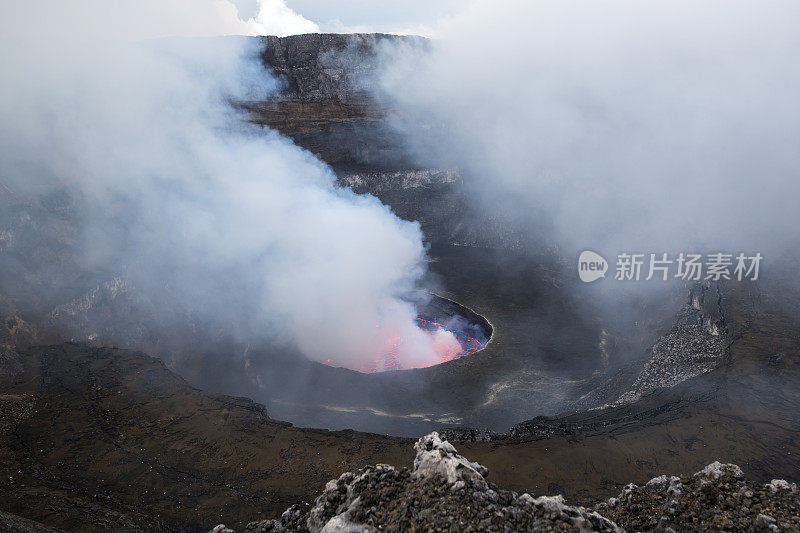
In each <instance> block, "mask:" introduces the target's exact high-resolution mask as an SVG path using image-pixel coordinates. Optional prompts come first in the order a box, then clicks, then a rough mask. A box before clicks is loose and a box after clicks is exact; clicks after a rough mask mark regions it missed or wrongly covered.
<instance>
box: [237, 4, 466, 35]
mask: <svg viewBox="0 0 800 533" xmlns="http://www.w3.org/2000/svg"><path fill="white" fill-rule="evenodd" d="M232 1H233V3H234V4H236V6H237V8H238V11H239V14H240V16H241V17H242V18H249V17H255V16H256V14H257V13H258V5H259V0H232ZM285 4H286V6H287V7H288V8H289V9H291V10H293V11H295V12H296V13H299V14H301V15H302V16H303V17H305V18H306V19H308V20H310V21H313V22H314V23H316V24H317V25H318V26H319V28H320V31H323V32H348V33H349V32H385V33H402V34H410V33H411V34H422V35H427V36H430V35H433V34H435V33H437V27H438V25H439V23H440V22H441V21H444V20H446V19H448V18H449V17H451V16H452V15H454V14H455V13H457V12H458V11H459V10H460V9H461V8H463V6H464V5H465V4H466V2H464V1H463V0H406V1H403V2H397V1H395V0H340V1H337V2H331V1H329V0H285Z"/></svg>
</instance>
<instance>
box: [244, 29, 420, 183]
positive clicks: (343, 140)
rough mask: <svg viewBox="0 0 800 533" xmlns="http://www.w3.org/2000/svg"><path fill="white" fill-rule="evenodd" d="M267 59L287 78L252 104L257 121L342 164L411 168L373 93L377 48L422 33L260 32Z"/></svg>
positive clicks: (414, 39)
mask: <svg viewBox="0 0 800 533" xmlns="http://www.w3.org/2000/svg"><path fill="white" fill-rule="evenodd" d="M260 39H261V43H262V46H263V51H262V53H261V59H262V61H263V64H264V66H265V67H267V68H268V69H269V70H270V71H272V72H273V73H274V74H275V75H276V76H277V78H278V79H279V81H280V82H281V83H282V87H281V90H280V91H279V92H278V94H276V95H275V97H274V98H272V99H270V100H269V101H266V102H248V103H247V104H246V107H247V108H248V110H249V111H250V114H251V118H252V121H253V122H254V123H256V124H260V125H264V126H269V127H270V128H273V129H276V130H278V131H280V132H281V133H283V134H284V135H288V136H289V137H291V138H292V139H293V140H294V141H295V142H296V143H297V144H299V145H300V146H302V147H303V148H306V149H308V150H310V151H311V152H313V153H314V154H316V155H317V156H318V157H320V158H321V159H322V160H324V161H325V162H327V163H328V164H330V165H333V166H334V167H337V168H366V167H369V168H371V169H376V168H393V167H401V168H403V167H406V166H407V163H406V162H405V159H406V156H405V154H404V153H403V151H402V149H401V146H402V141H401V139H400V137H399V136H398V135H396V134H395V133H393V132H392V131H391V129H390V128H388V127H387V126H386V125H385V124H384V123H383V121H384V118H385V116H386V112H387V110H386V109H384V108H382V107H381V106H380V105H379V104H378V103H377V102H376V101H375V99H374V96H373V94H374V93H373V91H371V90H370V89H371V88H372V86H373V85H374V82H375V80H374V76H375V75H376V71H377V68H378V66H379V61H380V56H379V53H378V52H379V50H380V48H381V47H382V46H388V45H392V44H396V43H399V42H405V43H413V44H418V45H421V44H422V43H424V42H425V40H424V39H422V38H420V37H401V36H395V35H383V34H350V35H344V34H308V35H294V36H290V37H271V36H270V37H261V38H260Z"/></svg>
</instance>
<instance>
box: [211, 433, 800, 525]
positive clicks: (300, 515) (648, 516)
mask: <svg viewBox="0 0 800 533" xmlns="http://www.w3.org/2000/svg"><path fill="white" fill-rule="evenodd" d="M414 450H415V452H416V458H415V459H414V466H413V468H412V469H411V470H408V469H401V470H398V469H396V468H395V467H392V466H389V465H377V466H368V467H366V468H364V469H362V470H359V471H358V472H346V473H344V474H342V475H341V476H340V477H339V478H338V479H336V480H332V481H330V482H328V484H327V485H326V486H325V491H324V492H323V493H322V494H321V495H320V496H319V497H318V498H317V499H316V500H315V501H314V504H313V505H312V506H308V505H305V506H304V505H294V506H292V507H290V508H289V509H287V510H286V511H285V512H284V513H283V515H282V516H281V518H280V519H279V520H264V521H261V522H253V523H251V524H249V525H248V526H247V531H248V532H251V533H268V532H275V533H280V532H289V531H299V532H310V533H331V532H353V533H356V532H358V533H372V532H375V531H466V532H468V531H581V532H586V531H615V532H622V531H626V530H627V531H686V530H691V531H748V530H749V531H759V532H761V531H763V532H773V531H774V532H779V531H798V530H800V529H798V528H800V516H798V515H800V494H798V491H797V485H795V484H790V483H788V482H786V481H784V480H777V479H774V480H772V481H771V482H770V483H768V484H766V485H762V486H759V485H756V484H753V483H751V482H748V481H746V480H745V478H744V474H743V472H742V470H741V469H740V468H739V467H738V466H736V465H733V464H721V463H719V462H714V463H711V464H709V465H708V466H706V467H705V468H704V469H702V470H701V471H699V472H697V473H696V474H694V475H693V476H691V477H686V478H683V479H682V478H679V477H675V476H673V477H667V476H665V475H662V476H659V477H656V478H653V479H651V480H650V481H649V482H648V483H647V484H645V485H643V486H637V485H634V484H630V485H627V486H626V487H625V488H624V489H623V491H622V493H620V495H619V496H617V497H615V498H611V499H609V500H608V501H606V502H603V503H600V504H598V505H597V506H596V507H595V509H593V510H590V509H586V508H584V507H578V506H571V505H568V504H566V503H565V501H564V498H563V497H562V496H560V495H558V496H541V497H538V498H533V497H531V496H530V495H529V494H527V493H523V494H519V493H517V492H514V491H506V490H501V489H499V488H498V487H497V486H495V485H494V484H492V483H488V482H487V481H486V477H487V476H488V470H487V469H486V468H485V467H483V466H482V465H480V464H478V463H474V462H471V461H469V460H467V459H465V458H464V457H462V456H460V455H459V454H458V453H457V452H456V449H455V448H454V447H453V446H452V445H451V444H450V443H449V442H447V441H445V440H442V439H441V437H440V436H439V434H437V433H431V434H429V435H426V436H425V437H422V438H421V439H419V441H417V443H416V444H415V445H414ZM212 531H213V533H233V531H232V530H231V529H228V528H226V527H225V526H224V525H219V526H217V527H216V528H214V530H212Z"/></svg>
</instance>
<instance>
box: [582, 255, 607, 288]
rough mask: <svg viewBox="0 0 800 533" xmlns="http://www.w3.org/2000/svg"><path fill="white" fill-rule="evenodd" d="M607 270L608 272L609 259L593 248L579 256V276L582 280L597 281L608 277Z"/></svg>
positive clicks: (587, 281) (586, 281) (585, 281)
mask: <svg viewBox="0 0 800 533" xmlns="http://www.w3.org/2000/svg"><path fill="white" fill-rule="evenodd" d="M606 272H608V261H606V260H605V258H604V257H603V256H602V255H600V254H598V253H596V252H592V251H591V250H585V251H583V252H581V256H580V257H579V258H578V276H580V278H581V281H582V282H584V283H591V282H593V281H597V280H598V279H600V278H604V277H606Z"/></svg>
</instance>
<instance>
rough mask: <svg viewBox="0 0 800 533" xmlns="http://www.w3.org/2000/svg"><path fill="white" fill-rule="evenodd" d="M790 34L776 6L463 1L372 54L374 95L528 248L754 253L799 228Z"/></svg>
mask: <svg viewBox="0 0 800 533" xmlns="http://www.w3.org/2000/svg"><path fill="white" fill-rule="evenodd" d="M798 24H800V4H797V3H796V2H791V1H783V0H770V1H767V2H753V1H741V0H736V1H718V0H705V1H702V2H690V1H683V0H679V1H672V0H671V1H660V0H658V1H654V2H640V1H633V0H610V1H603V2H594V1H590V0H566V1H564V0H537V1H534V2H522V1H511V0H491V1H490V0H473V1H471V2H469V3H468V5H467V6H465V9H464V10H463V12H462V13H460V14H459V15H458V16H455V17H453V18H452V19H450V20H449V21H448V23H447V25H445V26H444V27H442V28H441V29H440V31H439V32H438V33H439V35H440V39H438V40H437V41H436V42H433V43H432V44H431V45H430V47H429V48H430V52H428V51H420V50H415V49H413V48H412V47H410V45H409V44H408V43H406V44H405V46H404V48H402V49H394V50H391V51H389V52H387V54H388V57H387V61H386V63H387V69H386V73H385V76H384V78H383V90H384V95H383V96H384V97H386V98H388V99H389V100H390V104H389V106H390V108H392V109H394V110H395V111H396V116H395V121H396V123H395V125H396V127H397V128H398V129H399V130H400V131H401V132H403V133H404V134H405V137H406V139H407V140H408V142H409V144H410V145H411V147H412V149H413V150H414V152H415V154H416V155H417V156H418V158H419V162H421V163H423V164H427V165H433V166H450V167H456V168H459V169H460V170H461V171H462V173H463V175H464V177H465V179H466V180H467V182H468V184H469V185H470V186H471V187H473V190H474V192H475V194H474V195H473V198H474V199H475V201H476V202H478V203H482V205H483V207H484V209H485V211H487V212H490V213H494V214H495V215H496V216H505V217H507V218H508V219H509V220H510V221H512V222H514V223H515V224H517V225H518V226H519V227H521V228H522V229H523V231H526V232H529V233H530V234H531V235H532V237H531V244H534V245H535V244H537V243H541V242H548V243H553V242H556V243H558V244H560V245H561V246H563V247H564V249H565V250H570V251H571V252H577V251H579V250H581V249H585V248H587V247H588V248H591V249H598V248H599V249H600V250H609V249H610V250H612V251H615V252H619V251H623V250H628V251H634V252H636V251H640V252H653V253H655V252H660V251H665V252H666V251H679V250H680V251H687V252H689V251H692V250H693V249H694V248H699V249H700V250H701V251H703V250H705V251H729V252H736V251H740V250H741V251H744V250H747V251H755V250H762V251H763V250H764V249H765V248H767V249H769V248H771V247H778V246H784V247H785V246H786V245H787V243H788V242H789V241H790V239H793V238H795V237H796V236H797V228H798V226H800V214H798V213H800V212H799V211H798V210H797V208H796V206H795V203H796V200H795V198H796V197H797V194H798V192H800V187H799V186H798V181H800V152H799V151H798V150H797V146H799V145H800V144H798V141H800V97H799V96H798V95H800V62H798V57H800V33H799V32H798V31H797V30H796V28H797V27H798ZM695 251H696V250H695ZM576 257H577V254H576Z"/></svg>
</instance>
